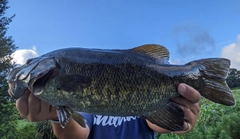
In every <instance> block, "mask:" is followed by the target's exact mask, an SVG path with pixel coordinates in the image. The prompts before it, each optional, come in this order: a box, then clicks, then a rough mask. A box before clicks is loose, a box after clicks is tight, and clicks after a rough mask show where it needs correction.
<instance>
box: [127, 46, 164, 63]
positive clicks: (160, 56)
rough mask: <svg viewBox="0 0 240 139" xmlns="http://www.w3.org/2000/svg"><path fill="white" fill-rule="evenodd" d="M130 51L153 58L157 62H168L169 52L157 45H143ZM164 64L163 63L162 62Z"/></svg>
mask: <svg viewBox="0 0 240 139" xmlns="http://www.w3.org/2000/svg"><path fill="white" fill-rule="evenodd" d="M131 51H133V52H137V53H142V54H145V55H148V56H150V57H153V58H155V59H156V60H157V61H159V60H160V61H162V60H164V61H168V60H169V51H168V49H167V48H166V47H164V46H161V45H158V44H145V45H141V46H138V47H135V48H132V49H131ZM164 63H165V62H164Z"/></svg>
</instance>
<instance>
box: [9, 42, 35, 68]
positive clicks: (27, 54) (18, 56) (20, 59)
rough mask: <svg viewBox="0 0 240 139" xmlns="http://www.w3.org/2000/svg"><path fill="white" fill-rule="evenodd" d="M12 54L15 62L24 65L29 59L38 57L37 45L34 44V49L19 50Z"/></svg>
mask: <svg viewBox="0 0 240 139" xmlns="http://www.w3.org/2000/svg"><path fill="white" fill-rule="evenodd" d="M11 56H12V58H13V62H15V63H16V64H20V65H23V64H25V62H26V61H27V60H28V59H30V58H34V57H37V56H38V54H37V52H36V46H33V48H32V49H20V50H17V51H15V52H14V53H13V54H12V55H11Z"/></svg>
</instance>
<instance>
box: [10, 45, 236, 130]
mask: <svg viewBox="0 0 240 139" xmlns="http://www.w3.org/2000/svg"><path fill="white" fill-rule="evenodd" d="M230 62H231V61H230V60H228V59H225V58H206V59H199V60H194V61H191V62H189V63H187V64H185V65H173V64H170V63H169V51H168V49H167V48H166V47H164V46H162V45H158V44H145V45H142V46H138V47H134V48H131V49H89V48H78V47H77V48H76V47H74V48H64V49H58V50H54V51H52V52H49V53H46V54H43V55H42V56H39V57H36V58H32V59H29V60H28V61H27V62H26V63H25V64H24V65H22V66H20V67H17V68H15V69H13V70H12V71H11V72H10V73H9V75H8V85H9V94H10V95H11V96H12V97H14V98H16V99H18V98H19V97H21V96H22V95H23V93H24V90H26V89H29V90H30V91H31V92H32V93H33V94H34V95H35V96H36V97H37V98H39V99H41V100H43V101H45V102H48V103H49V104H51V105H53V106H56V107H57V115H58V118H59V121H60V124H61V126H62V127H63V128H64V127H65V126H66V124H67V123H68V121H69V120H70V119H71V118H73V119H74V120H76V121H77V122H78V123H79V124H80V125H81V126H82V127H86V122H85V119H84V118H83V117H82V116H81V115H80V114H79V113H77V112H79V111H81V112H87V113H90V114H98V115H109V116H139V117H142V118H145V119H147V120H148V121H150V122H151V123H153V124H156V125H158V126H160V127H162V128H165V129H167V130H171V131H180V130H183V128H184V126H183V125H184V112H183V110H182V109H181V108H180V107H179V106H178V105H177V104H176V103H174V102H173V101H171V99H172V98H175V97H178V96H180V94H179V93H178V91H177V86H178V85H179V84H180V83H186V84H188V85H190V86H192V87H193V88H195V89H196V90H197V91H199V93H200V94H201V96H203V97H205V98H207V99H209V100H211V101H213V102H216V103H219V104H223V105H226V106H232V105H234V104H235V99H234V95H233V93H232V92H231V90H230V89H229V87H228V85H227V83H226V78H227V75H228V71H229V67H230Z"/></svg>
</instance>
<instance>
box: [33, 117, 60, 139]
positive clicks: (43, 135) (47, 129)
mask: <svg viewBox="0 0 240 139" xmlns="http://www.w3.org/2000/svg"><path fill="white" fill-rule="evenodd" d="M36 137H37V138H39V139H56V136H55V135H54V134H53V129H52V126H51V122H49V121H42V122H38V123H37V126H36Z"/></svg>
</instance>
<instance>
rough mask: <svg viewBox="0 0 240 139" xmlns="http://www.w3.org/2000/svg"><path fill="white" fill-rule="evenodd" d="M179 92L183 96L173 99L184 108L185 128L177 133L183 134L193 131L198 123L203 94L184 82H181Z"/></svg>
mask: <svg viewBox="0 0 240 139" xmlns="http://www.w3.org/2000/svg"><path fill="white" fill-rule="evenodd" d="M178 92H179V93H180V95H181V96H179V97H176V98H173V99H172V101H173V102H175V103H176V104H178V105H179V106H180V107H181V108H182V109H183V111H184V114H185V116H184V119H185V122H184V130H183V131H178V132H175V133H178V134H183V133H187V132H189V131H191V130H192V129H193V128H194V126H195V124H196V123H197V119H198V114H199V112H200V107H199V101H200V98H201V95H200V93H199V92H198V91H197V90H195V89H194V88H192V87H191V86H188V85H186V84H183V83H181V84H179V86H178Z"/></svg>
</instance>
